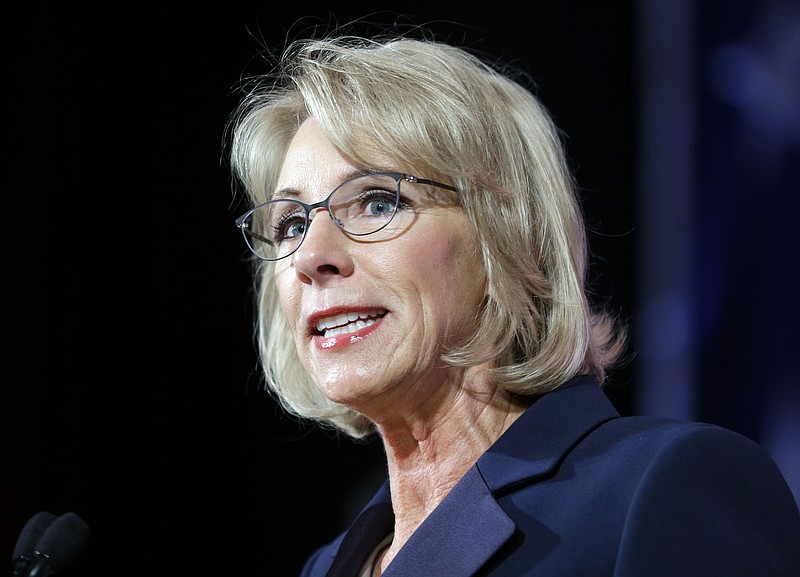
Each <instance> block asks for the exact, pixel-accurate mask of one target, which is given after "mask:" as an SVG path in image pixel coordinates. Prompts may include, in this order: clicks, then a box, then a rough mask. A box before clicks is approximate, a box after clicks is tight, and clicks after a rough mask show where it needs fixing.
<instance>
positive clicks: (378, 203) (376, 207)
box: [361, 190, 397, 217]
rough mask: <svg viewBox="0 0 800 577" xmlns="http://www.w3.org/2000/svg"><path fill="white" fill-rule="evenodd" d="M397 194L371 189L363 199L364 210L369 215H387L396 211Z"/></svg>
mask: <svg viewBox="0 0 800 577" xmlns="http://www.w3.org/2000/svg"><path fill="white" fill-rule="evenodd" d="M396 199H397V195H395V194H394V193H389V192H386V191H382V190H378V191H371V192H370V193H368V194H366V195H364V197H363V198H362V200H361V207H362V212H364V213H366V214H367V216H377V217H381V216H387V215H391V214H393V213H394V211H395V208H396V206H395V202H396Z"/></svg>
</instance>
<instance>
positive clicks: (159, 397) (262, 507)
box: [0, 0, 637, 577]
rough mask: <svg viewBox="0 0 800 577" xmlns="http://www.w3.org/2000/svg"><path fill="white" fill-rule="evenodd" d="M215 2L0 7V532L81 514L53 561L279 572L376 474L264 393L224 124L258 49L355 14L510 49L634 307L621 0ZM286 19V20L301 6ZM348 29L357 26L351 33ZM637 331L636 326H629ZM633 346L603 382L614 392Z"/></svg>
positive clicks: (614, 279) (626, 407) (629, 78)
mask: <svg viewBox="0 0 800 577" xmlns="http://www.w3.org/2000/svg"><path fill="white" fill-rule="evenodd" d="M374 9H375V6H374V4H373V3H363V4H359V3H348V4H347V5H346V7H343V8H341V9H340V8H338V7H336V6H333V7H332V6H331V5H329V4H325V3H316V4H315V3H313V2H312V3H309V2H304V3H296V6H293V5H289V6H287V5H281V6H280V7H279V8H278V7H275V6H274V5H272V4H268V3H257V2H249V3H244V2H238V3H237V2H227V3H223V4H219V5H212V6H210V7H205V8H199V7H196V8H183V7H174V6H171V5H161V6H149V7H148V6H143V5H140V4H132V5H121V6H117V7H115V8H114V9H113V10H112V9H111V8H110V7H109V8H108V9H103V8H100V9H98V8H89V7H82V6H75V5H66V4H64V5H62V4H55V3H52V4H50V3H43V2H38V3H32V5H31V8H30V9H29V10H27V11H24V12H23V11H20V12H19V13H18V14H13V15H12V16H11V17H7V19H6V21H5V25H4V28H5V29H6V32H7V35H8V37H9V38H10V39H11V40H12V42H11V46H10V48H9V49H8V50H7V52H6V59H5V60H6V62H5V69H6V82H5V92H6V94H7V96H8V97H10V98H7V100H6V107H5V120H6V125H7V127H8V128H7V129H6V130H5V131H4V134H5V136H6V146H5V153H4V157H5V161H6V162H5V164H6V169H5V170H4V186H3V203H2V218H3V225H2V258H3V262H2V269H3V281H2V290H3V294H2V305H3V313H2V329H3V341H2V373H1V374H0V379H2V413H3V419H2V420H3V422H2V427H3V429H2V430H3V442H2V450H3V456H2V464H0V467H2V469H0V471H1V472H2V477H0V482H1V483H2V486H0V538H2V548H3V551H5V552H6V554H7V558H8V559H10V556H11V550H12V548H13V544H14V541H15V539H16V537H17V534H18V532H19V530H20V529H21V527H22V525H23V524H24V522H25V521H26V520H27V519H28V518H29V517H30V516H31V515H32V514H34V513H35V512H37V511H40V510H49V511H52V512H54V513H56V514H61V513H64V512H66V511H74V512H76V513H78V514H79V515H80V516H81V517H83V518H84V519H85V520H86V522H87V523H88V524H89V525H90V526H91V529H92V537H91V540H90V543H89V547H88V549H87V550H86V551H85V552H84V554H83V555H82V556H81V557H80V558H79V559H78V560H77V561H76V562H75V564H74V565H72V566H70V567H68V568H66V569H64V570H63V571H62V573H61V574H63V575H65V577H66V576H69V575H81V576H84V577H91V576H94V575H97V576H100V575H106V574H115V575H142V574H148V575H174V574H181V575H187V574H192V573H200V572H202V573H203V574H218V575H234V574H256V573H258V574H263V575H287V576H288V575H295V574H297V572H298V571H299V568H300V565H301V563H302V561H303V559H304V558H305V557H306V556H307V555H308V554H309V552H310V551H311V550H312V549H314V548H315V547H316V546H317V545H319V544H320V543H321V542H323V541H324V540H326V539H328V538H330V537H332V536H333V535H334V534H335V533H336V532H338V530H339V529H341V528H342V526H343V525H344V524H345V523H346V522H347V521H348V520H349V519H350V518H351V516H352V515H353V513H354V511H355V510H357V508H358V506H359V505H360V504H362V503H363V502H364V499H365V498H366V495H367V494H368V493H369V491H371V490H372V488H373V487H374V486H375V484H376V483H377V480H378V478H379V477H380V475H381V474H382V472H381V471H382V465H381V455H382V449H381V447H380V445H379V444H378V443H377V442H372V443H367V444H353V443H351V442H350V441H349V440H347V439H342V438H336V437H335V436H333V435H332V434H330V433H325V432H321V431H319V430H316V429H314V428H312V427H308V426H303V425H301V424H300V423H297V422H296V421H294V420H293V419H291V418H289V417H286V416H283V415H282V414H281V412H280V410H279V409H278V408H277V407H276V406H275V403H274V402H273V401H272V400H271V399H270V398H269V396H268V395H267V394H266V393H264V392H263V391H262V390H261V389H260V388H259V379H258V374H257V367H256V357H255V353H254V347H253V343H252V324H253V323H252V310H251V309H252V305H251V301H250V277H249V270H248V267H247V266H246V264H245V263H244V261H243V256H244V246H243V243H242V240H241V238H240V236H239V232H238V230H236V228H235V227H234V225H233V220H234V218H235V217H236V216H238V214H239V213H240V212H241V211H242V210H243V205H242V203H241V201H240V199H238V198H236V197H234V196H233V194H232V192H231V183H230V177H229V174H228V171H227V167H226V164H225V161H224V158H223V148H222V142H223V138H224V127H225V123H226V120H227V118H228V115H229V114H230V113H231V111H232V110H233V108H234V106H235V104H236V102H237V98H238V94H237V93H236V91H235V87H236V85H237V83H238V81H239V79H240V77H241V76H243V75H248V74H252V73H257V72H265V71H266V67H265V66H263V65H262V64H261V62H260V61H259V60H258V59H257V58H254V56H255V54H256V53H257V52H258V50H259V49H260V46H261V45H262V43H263V44H267V45H269V46H272V47H276V46H277V47H280V46H281V45H282V44H283V43H284V39H285V38H286V37H287V34H288V35H289V36H290V37H296V36H303V35H305V31H310V30H312V29H313V28H317V29H328V30H329V29H332V28H334V27H335V26H336V25H339V24H345V23H347V22H348V21H350V20H352V19H356V18H362V17H366V19H367V20H370V21H372V22H374V23H376V24H383V25H385V24H388V25H390V27H391V26H394V29H396V30H398V31H405V30H407V29H408V26H409V25H411V24H424V25H428V27H429V28H430V29H431V30H432V31H433V32H434V33H435V34H436V36H437V38H438V39H442V40H449V41H453V42H455V43H458V44H461V45H465V46H468V47H471V48H473V49H475V50H478V51H481V52H485V53H488V54H490V55H492V56H494V57H499V58H502V59H504V60H506V61H511V62H513V63H515V64H517V65H518V66H520V67H522V68H523V69H525V70H526V71H527V72H528V73H530V75H531V76H532V78H533V79H534V80H535V81H536V82H537V84H538V86H539V88H538V94H539V96H540V98H541V99H542V100H543V101H544V103H545V105H546V106H547V107H548V108H549V109H550V111H551V112H552V113H553V115H554V117H555V119H556V122H557V124H558V125H559V126H560V127H561V128H562V129H563V130H564V132H565V134H566V136H567V146H568V153H569V157H570V162H571V163H572V165H573V168H574V170H575V172H576V175H577V179H578V182H579V184H580V185H581V187H582V195H583V197H584V200H585V204H584V207H585V210H586V213H587V217H588V219H589V222H590V224H591V226H592V227H593V228H594V229H596V230H598V231H599V232H598V233H593V234H592V235H591V237H590V241H591V243H592V249H593V252H594V253H595V255H596V256H595V257H594V259H593V269H592V273H593V274H592V278H593V279H594V281H595V289H596V291H597V293H598V298H599V299H600V300H604V301H606V300H607V301H608V302H609V304H610V305H611V306H612V307H613V308H615V309H617V310H619V311H621V315H622V316H623V317H624V318H632V317H634V316H635V306H636V295H635V286H636V282H635V280H636V278H635V271H636V247H637V245H636V239H637V232H636V226H635V225H636V223H635V214H636V198H635V195H634V191H633V188H634V182H635V180H636V163H635V152H636V118H637V98H636V90H635V87H636V73H635V71H636V57H637V55H636V50H635V45H634V30H633V27H634V25H635V18H636V14H635V10H634V8H633V6H632V4H631V3H629V2H624V1H619V0H617V1H607V2H577V1H567V2H530V3H507V4H502V3H500V4H498V3H496V2H495V3H475V4H464V3H460V4H455V5H453V6H447V5H443V4H441V5H436V6H430V5H429V4H428V3H418V4H414V3H406V4H397V5H391V10H388V11H385V12H374ZM300 18H305V20H304V21H303V23H301V24H295V22H296V21H297V20H298V19H300ZM361 30H363V28H361ZM634 350H635V343H634ZM635 367H636V359H635V358H634V359H633V361H632V362H631V364H629V365H628V366H626V367H624V368H622V369H620V370H619V371H617V372H616V373H615V374H614V375H613V381H612V384H611V387H610V389H609V392H610V395H611V397H612V400H614V402H615V404H617V406H618V408H619V409H620V411H621V412H623V413H630V412H632V411H633V410H634V409H633V408H634V406H635V400H636V389H635V388H634V387H635V385H634V384H633V383H632V382H631V376H632V375H633V373H634V371H635Z"/></svg>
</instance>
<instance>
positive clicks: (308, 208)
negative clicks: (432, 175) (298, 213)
mask: <svg viewBox="0 0 800 577" xmlns="http://www.w3.org/2000/svg"><path fill="white" fill-rule="evenodd" d="M365 176H390V177H392V178H393V179H395V181H396V182H397V188H395V195H396V196H395V204H394V211H393V212H392V216H391V218H390V219H389V220H387V221H386V222H385V223H384V224H382V225H381V226H380V227H379V228H377V229H375V230H373V231H371V232H363V233H353V232H348V231H347V230H345V229H344V228H343V227H342V225H341V223H340V222H339V220H338V219H337V218H336V217H335V216H333V212H332V211H331V206H330V201H331V197H332V196H333V195H334V194H336V191H338V190H339V189H340V188H342V186H344V185H345V184H347V183H348V182H350V181H352V180H356V179H359V178H364V177H365ZM402 181H406V182H409V183H414V184H427V185H430V186H435V187H437V188H443V189H445V190H449V191H452V192H458V189H457V188H456V187H454V186H450V185H449V184H444V183H442V182H436V181H435V180H429V179H427V178H417V177H416V176H412V175H410V174H405V173H402V172H367V173H364V174H360V175H358V176H354V177H353V178H348V179H347V180H345V181H344V182H342V183H341V184H339V185H338V186H337V187H336V188H334V189H333V190H332V191H331V193H330V194H329V195H328V198H326V199H325V200H321V201H319V202H315V203H314V204H306V203H304V202H301V201H299V200H294V199H288V198H274V199H272V200H270V201H267V202H264V203H262V204H259V205H258V206H254V207H253V208H251V209H250V210H248V211H247V212H246V213H244V214H243V215H242V216H240V217H239V218H237V219H236V221H235V224H236V227H237V228H239V229H240V230H241V231H242V236H243V237H244V241H245V244H246V245H247V248H248V249H250V252H252V253H253V254H254V255H255V256H256V257H257V258H259V259H261V260H265V261H268V262H275V261H278V260H281V259H284V258H286V257H287V256H291V255H293V254H294V253H295V252H297V249H299V248H300V246H301V245H302V244H303V242H305V240H306V234H308V229H309V226H310V224H311V221H312V220H313V219H312V218H311V212H312V211H314V210H316V209H318V208H324V209H325V210H326V211H327V212H328V214H329V215H330V217H331V220H332V221H333V222H334V223H335V224H336V226H337V227H338V228H339V230H341V231H342V232H343V233H345V234H347V235H351V236H367V235H370V234H375V233H376V232H378V231H380V230H382V229H383V228H384V227H386V226H387V225H388V224H389V223H390V222H392V220H393V219H394V215H395V214H397V205H398V203H399V201H400V183H401V182H402ZM281 200H289V201H291V202H293V203H295V204H297V205H298V206H301V207H303V211H304V217H305V225H304V228H303V238H302V239H300V242H299V243H297V246H296V247H294V249H293V250H292V251H291V252H288V253H286V254H285V255H283V256H279V257H277V258H264V257H263V256H261V255H260V254H258V253H257V252H256V251H255V249H254V248H253V246H252V245H251V244H250V240H249V239H250V237H255V238H257V239H258V240H260V241H262V242H265V243H267V244H269V245H272V244H273V243H272V241H270V240H268V239H266V238H264V237H263V236H261V235H259V234H256V233H254V232H252V231H250V230H249V229H248V228H247V219H248V218H249V217H250V215H252V214H253V213H254V212H255V211H257V210H259V209H260V208H262V207H264V206H266V205H268V204H272V203H273V202H276V201H281Z"/></svg>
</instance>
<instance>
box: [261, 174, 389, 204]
mask: <svg viewBox="0 0 800 577" xmlns="http://www.w3.org/2000/svg"><path fill="white" fill-rule="evenodd" d="M375 172H383V171H380V170H368V169H359V168H354V169H353V170H351V171H350V172H346V173H345V174H344V175H342V177H341V178H340V179H339V184H337V185H336V187H339V186H341V184H342V183H344V182H347V181H348V180H350V179H351V178H355V177H357V176H366V175H368V174H372V173H375ZM336 187H334V188H332V189H331V190H329V191H328V194H330V193H331V192H333V190H334V189H335V188H336ZM302 194H303V191H302V190H300V189H298V188H294V187H291V186H287V187H285V188H280V189H278V190H276V191H275V192H274V193H273V194H272V196H270V198H269V200H276V199H281V198H286V197H294V198H297V197H299V196H301V195H302Z"/></svg>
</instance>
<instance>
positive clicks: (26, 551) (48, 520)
mask: <svg viewBox="0 0 800 577" xmlns="http://www.w3.org/2000/svg"><path fill="white" fill-rule="evenodd" d="M55 520H56V516H55V515H53V514H52V513H48V512H47V511H40V512H39V513H36V514H35V515H34V516H33V517H31V518H30V519H28V522H27V523H25V525H24V526H23V527H22V531H21V532H20V534H19V537H18V538H17V543H16V544H15V545H14V554H13V555H12V557H11V567H12V568H13V572H12V573H11V574H12V575H14V577H17V576H20V575H25V574H26V573H27V572H28V568H29V567H30V564H31V562H32V561H33V552H34V549H35V548H36V544H37V543H38V542H39V539H41V538H42V534H43V533H44V532H45V529H47V528H48V527H49V526H50V525H51V524H52V523H53V521H55Z"/></svg>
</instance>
